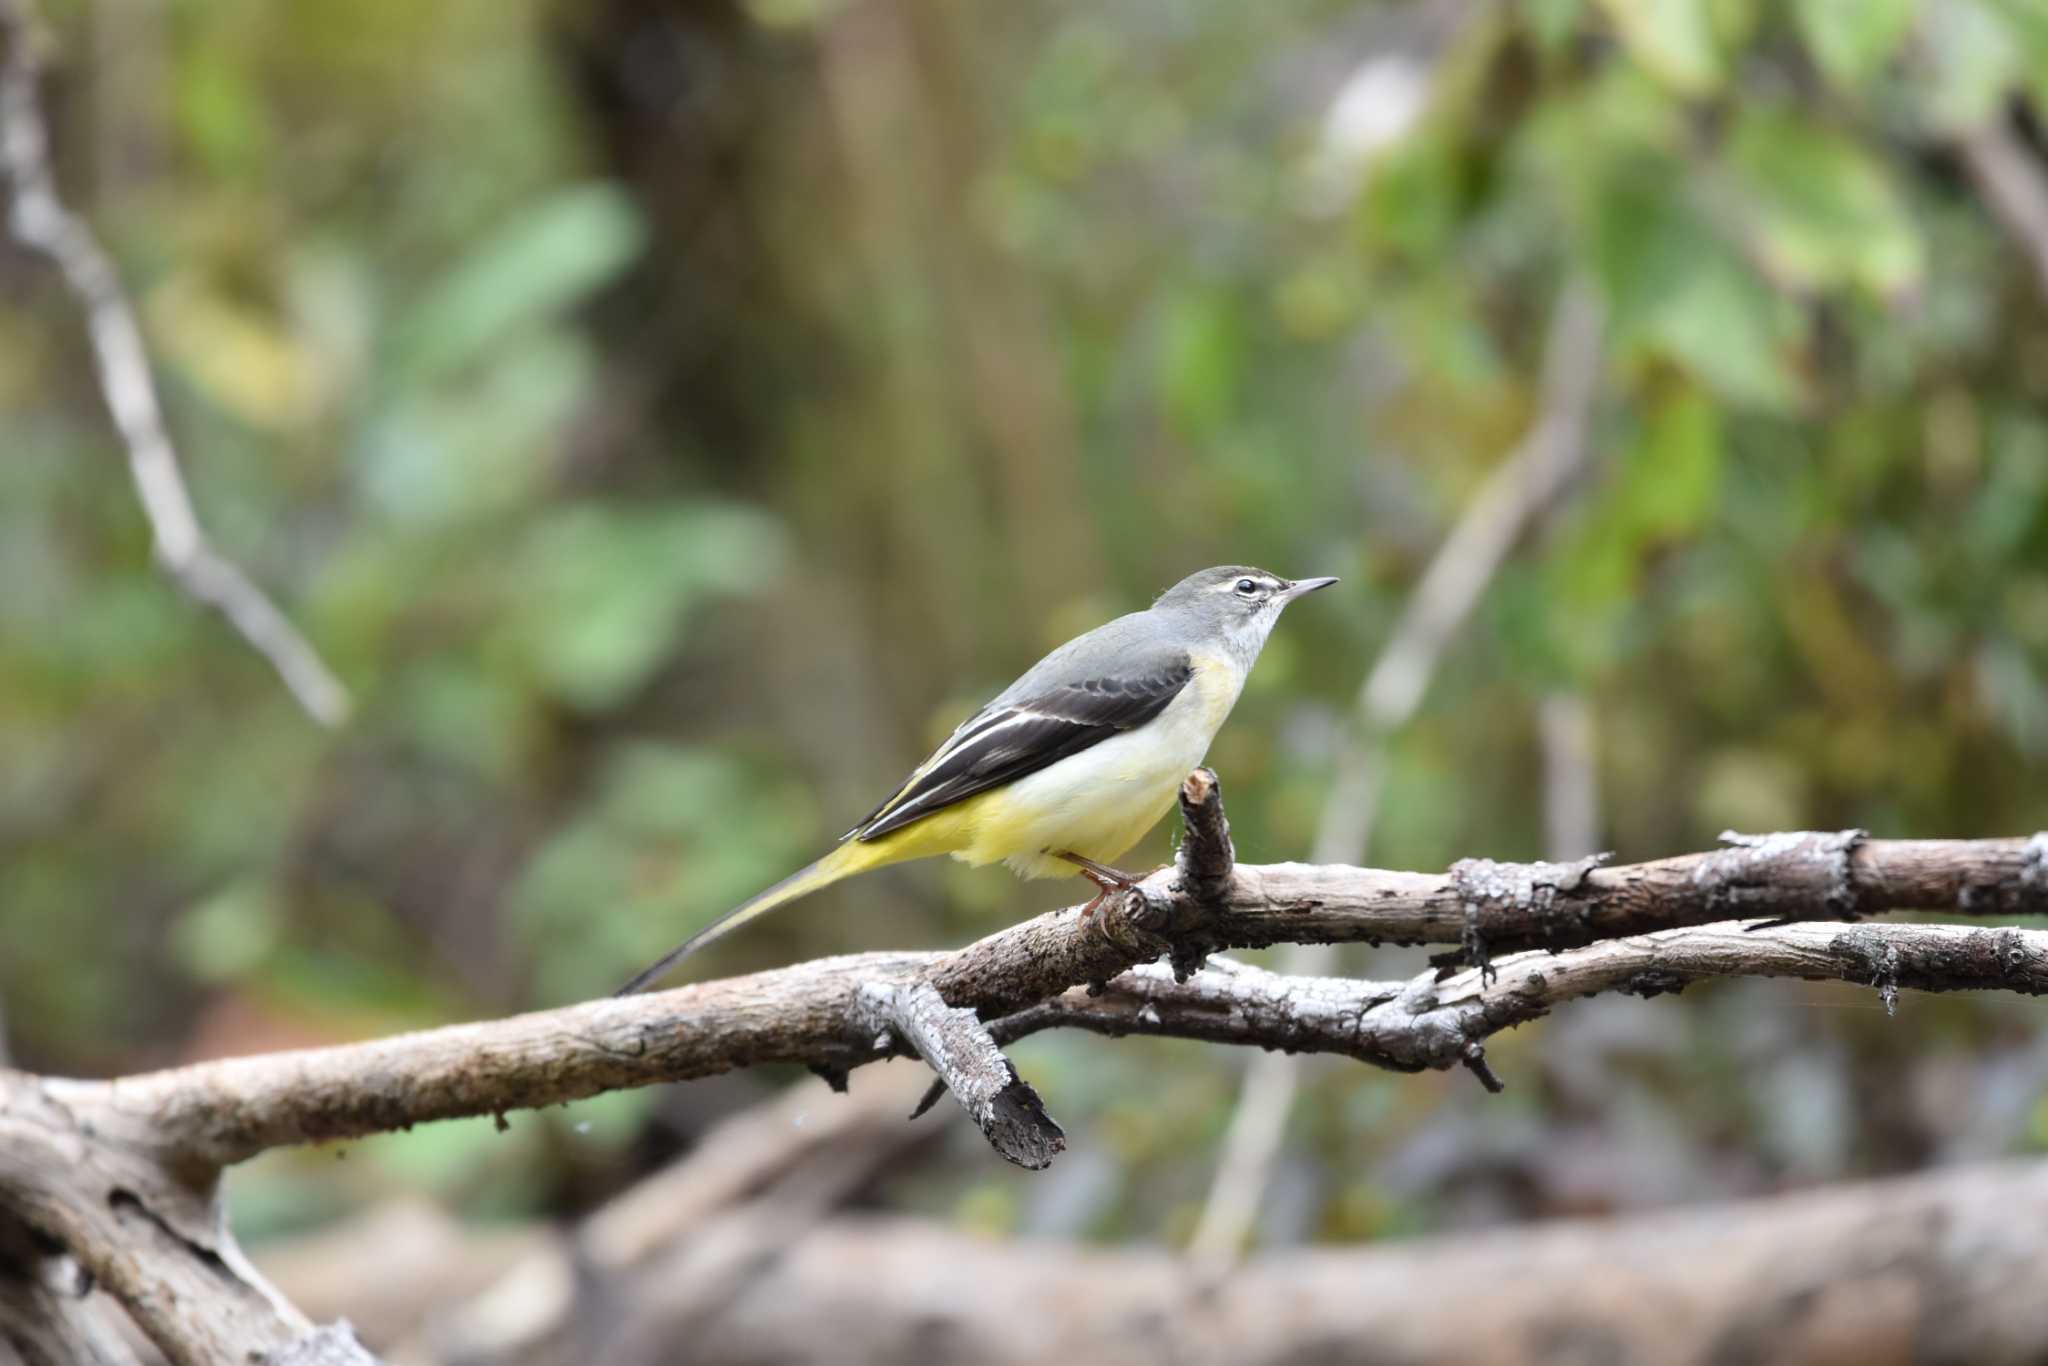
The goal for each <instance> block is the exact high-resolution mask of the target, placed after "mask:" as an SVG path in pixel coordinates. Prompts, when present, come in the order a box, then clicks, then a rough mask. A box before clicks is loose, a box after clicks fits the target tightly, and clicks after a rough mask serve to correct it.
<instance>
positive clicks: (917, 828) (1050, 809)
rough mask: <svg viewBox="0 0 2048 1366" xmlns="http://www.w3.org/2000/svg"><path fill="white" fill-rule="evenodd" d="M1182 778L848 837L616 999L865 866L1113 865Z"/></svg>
mask: <svg viewBox="0 0 2048 1366" xmlns="http://www.w3.org/2000/svg"><path fill="white" fill-rule="evenodd" d="M1111 743H1113V742H1111ZM1162 771H1164V770H1162ZM1184 771H1185V770H1176V776H1175V777H1174V778H1173V780H1172V783H1171V784H1170V785H1168V786H1165V787H1163V788H1161V789H1160V791H1161V793H1163V794H1164V795H1159V794H1155V793H1152V792H1151V791H1149V790H1146V791H1144V792H1142V794H1140V793H1133V792H1132V791H1131V790H1130V787H1131V786H1132V785H1130V784H1122V785H1119V784H1113V783H1107V782H1105V783H1101V784H1099V785H1098V786H1099V796H1098V800H1097V801H1096V802H1095V803H1094V804H1093V805H1081V806H1080V815H1079V818H1078V819H1076V818H1074V817H1073V816H1072V815H1068V816H1067V817H1066V818H1063V819H1058V820H1049V819H1048V818H1047V817H1048V814H1049V813H1054V814H1056V813H1058V812H1059V811H1060V810H1061V806H1060V804H1059V803H1056V802H1048V801H1045V800H1044V798H1043V797H1032V796H1024V795H1023V793H1022V792H1021V791H1020V785H1019V784H1011V785H1010V786H1008V787H1003V788H997V789H995V790H993V791H990V792H984V793H980V794H977V795H976V796H973V797H969V798H968V799H967V800H966V801H964V802H957V803H955V804H954V805H952V806H948V807H943V808H941V809H939V810H937V811H934V812H933V813H932V814H931V815H929V816H925V817H922V818H920V819H918V820H915V821H912V822H911V823H910V824H909V825H906V826H904V827H903V828H902V829H900V830H892V831H890V832H889V833H888V834H886V835H884V836H882V837H881V838H880V839H877V840H860V839H850V840H848V841H847V842H846V843H844V844H842V845H840V846H839V847H838V848H837V849H834V850H833V851H832V852H831V853H829V854H827V855H825V857H823V858H821V859H819V860H818V861H817V862H816V863H813V864H811V865H810V866H809V867H807V868H800V869H798V870H797V871H796V872H794V873H791V874H790V875H789V876H788V877H786V878H784V879H783V880H782V881H780V882H778V883H776V884H775V885H774V886H773V887H770V888H769V889H768V890H767V891H765V892H762V893H761V894H760V895H758V896H756V897H754V898H752V899H751V900H749V901H746V902H743V903H742V904H740V905H738V906H735V907H733V908H732V909H731V910H729V911H727V912H726V913H725V914H724V915H721V916H720V917H718V919H716V920H714V921H712V922H711V923H710V924H709V925H706V926H705V927H704V928H703V929H701V930H699V931H697V932H696V933H695V934H693V935H691V936H690V937H689V938H688V939H685V940H684V941H683V942H682V943H680V944H678V945H676V947H675V948H673V949H671V950H669V951H668V952H667V953H666V954H664V955H663V956H662V957H661V959H660V960H659V961H657V962H655V963H654V964H652V965H651V966H650V967H648V968H647V969H646V971H644V972H642V973H640V974H639V975H638V976H637V977H635V978H634V979H633V980H632V981H630V982H628V983H626V985H624V986H622V987H620V988H619V990H618V994H619V995H621V996H630V995H632V994H633V993H634V992H636V991H639V990H640V989H642V988H643V987H645V986H647V985H648V984H649V983H651V982H653V981H654V980H655V979H656V978H658V977H660V976H661V975H662V974H663V973H665V972H667V971H668V970H669V969H670V968H672V967H674V966H675V965H676V964H677V963H680V962H682V961H683V960H684V959H685V958H688V957H689V956H690V955H691V954H693V953H695V952H696V951H697V950H698V949H701V948H703V947H704V946H705V945H706V944H709V943H711V942H712V941H713V940H715V939H722V938H724V937H725V936H726V935H728V934H730V933H732V932H733V931H734V930H736V929H738V928H739V927H740V926H742V925H744V924H746V923H747V922H748V921H749V920H753V919H756V918H758V917H760V916H764V915H766V914H768V912H770V911H772V910H776V909H778V908H779V907H782V906H787V905H788V904H789V903H790V902H792V901H795V900H796V899H797V898H798V897H804V896H809V895H810V894H811V893H812V892H815V891H819V890H821V889H822V888H825V887H829V886H831V885H832V884H833V883H835V882H837V881H839V880H840V879H841V878H847V877H852V876H853V875H854V874H855V873H865V872H867V871H868V870H869V869H870V868H881V867H885V866H887V865H888V864H891V863H902V862H905V861H906V860H909V859H920V858H932V857H935V856H936V855H939V854H951V855H953V856H954V857H955V858H958V859H964V860H965V861H966V862H968V863H971V864H975V865H977V866H978V865H981V864H986V863H993V862H995V861H996V860H998V859H1001V860H1002V861H1004V862H1006V863H1008V864H1009V865H1010V867H1011V868H1012V869H1013V870H1014V871H1015V872H1016V873H1017V874H1018V876H1020V877H1026V878H1040V877H1057V876H1072V875H1074V874H1075V873H1077V872H1079V871H1080V870H1079V869H1077V868H1075V867H1074V866H1073V865H1072V864H1070V863H1068V862H1066V861H1065V860H1063V859H1060V858H1059V857H1057V856H1056V854H1055V852H1054V851H1055V850H1061V849H1071V850H1073V851H1074V852H1075V853H1077V854H1084V855H1086V856H1087V857H1089V858H1092V859H1095V860H1097V861H1099V862H1102V863H1113V862H1115V861H1116V860H1117V859H1118V858H1120V857H1122V856H1123V854H1124V853H1125V852H1126V851H1128V850H1129V849H1130V847H1131V846H1132V845H1134V844H1136V843H1137V842H1138V839H1139V838H1140V837H1141V836H1142V835H1143V834H1144V833H1145V832H1146V831H1147V830H1149V829H1151V828H1152V826H1154V825H1155V824H1157V823H1158V821H1159V818H1160V816H1161V815H1163V814H1164V813H1165V811H1166V808H1167V807H1168V806H1170V805H1171V804H1172V801H1173V797H1172V794H1173V792H1174V791H1175V790H1177V789H1178V787H1179V785H1180V778H1179V776H1178V774H1179V773H1180V772H1184ZM1153 786H1158V784H1147V785H1146V787H1147V789H1149V788H1150V787H1153ZM1020 797H1021V798H1022V799H1021V800H1020ZM1074 805H1076V804H1075V803H1072V802H1069V803H1067V804H1066V808H1067V809H1068V810H1069V811H1071V809H1072V808H1073V806H1074Z"/></svg>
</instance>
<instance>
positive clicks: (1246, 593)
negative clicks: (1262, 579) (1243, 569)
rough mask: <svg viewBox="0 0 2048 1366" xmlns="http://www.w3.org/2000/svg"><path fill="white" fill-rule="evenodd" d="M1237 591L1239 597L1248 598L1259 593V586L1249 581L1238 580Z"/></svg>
mask: <svg viewBox="0 0 2048 1366" xmlns="http://www.w3.org/2000/svg"><path fill="white" fill-rule="evenodd" d="M1237 591H1238V595H1239V596H1240V597H1247V598H1248V597H1251V596H1252V595H1253V594H1255V593H1257V592H1258V591H1259V585H1258V584H1257V583H1255V582H1254V581H1252V580H1251V579H1239V580H1238V581H1237Z"/></svg>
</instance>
